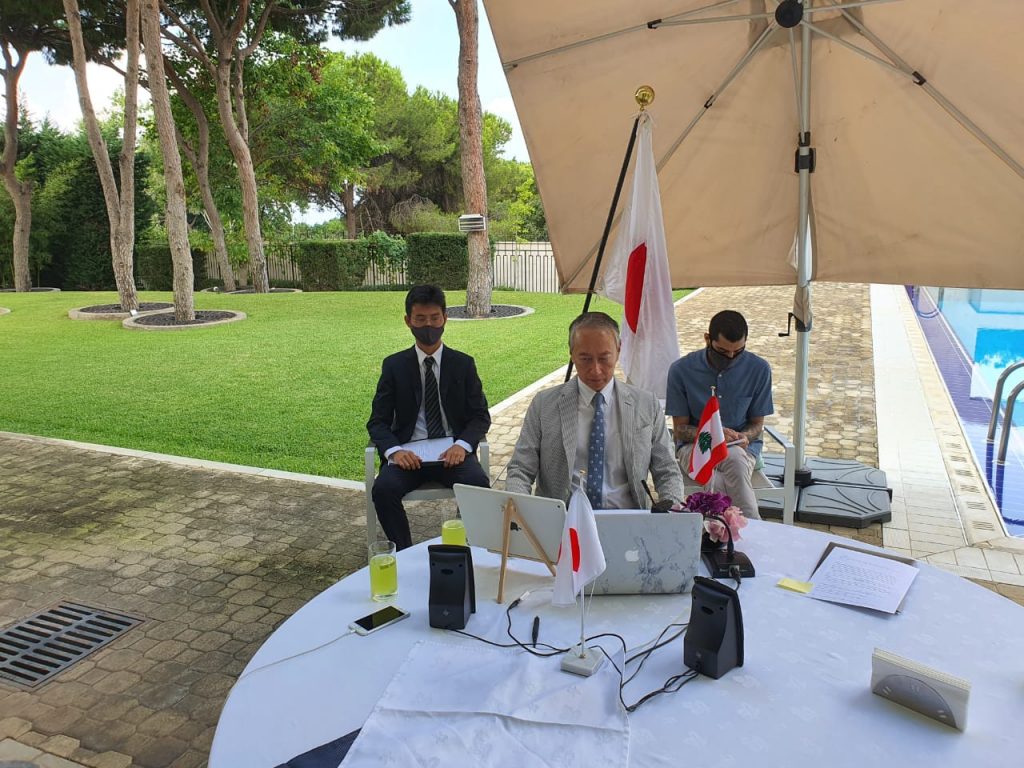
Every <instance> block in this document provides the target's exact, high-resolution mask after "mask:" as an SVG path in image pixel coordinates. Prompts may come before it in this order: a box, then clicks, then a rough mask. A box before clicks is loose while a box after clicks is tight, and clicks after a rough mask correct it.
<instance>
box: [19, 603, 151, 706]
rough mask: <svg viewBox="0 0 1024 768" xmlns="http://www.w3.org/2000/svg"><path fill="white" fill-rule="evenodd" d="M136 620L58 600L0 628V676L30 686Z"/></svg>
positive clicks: (104, 643) (44, 679) (96, 648)
mask: <svg viewBox="0 0 1024 768" xmlns="http://www.w3.org/2000/svg"><path fill="white" fill-rule="evenodd" d="M141 623H142V619H138V618H135V617H134V616H127V615H125V614H121V613H114V612H112V611H106V610H103V609H102V608H90V607H89V606H87V605H79V604H77V603H60V604H58V605H57V606H55V607H53V608H49V609H47V610H45V611H41V612H40V613H37V614H35V615H34V616H30V617H28V618H27V619H24V620H23V621H20V622H18V623H17V624H14V625H12V626H10V627H8V628H7V629H5V630H3V631H0V680H6V681H7V682H11V683H14V684H15V685H18V686H21V687H23V688H34V687H36V686H37V685H41V684H42V683H44V682H46V681H47V680H49V679H50V678H51V677H53V676H54V675H56V674H57V673H58V672H61V671H63V670H65V669H67V668H68V667H70V666H71V665H72V664H74V663H76V662H78V661H81V660H82V659H84V658H85V657H86V656H88V655H89V654H90V653H92V652H93V651H95V650H98V649H99V648H102V647H103V646H104V645H106V644H107V643H109V642H110V641H111V640H115V639H116V638H118V637H120V636H121V635H123V634H124V633H125V632H127V631H128V630H129V629H131V628H132V627H134V626H137V625H138V624H141Z"/></svg>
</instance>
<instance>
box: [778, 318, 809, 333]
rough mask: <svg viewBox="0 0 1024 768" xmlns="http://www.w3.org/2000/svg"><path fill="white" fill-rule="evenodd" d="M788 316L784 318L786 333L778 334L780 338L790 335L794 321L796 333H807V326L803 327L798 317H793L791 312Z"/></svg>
mask: <svg viewBox="0 0 1024 768" xmlns="http://www.w3.org/2000/svg"><path fill="white" fill-rule="evenodd" d="M788 315H789V316H788V317H787V318H786V332H785V333H780V334H779V337H780V338H782V337H786V336H789V335H790V333H791V331H792V329H793V321H794V320H796V329H797V331H800V332H801V333H807V326H805V325H804V324H803V323H802V322H801V321H800V318H799V317H797V316H796V315H794V314H793V313H792V312H790V313H788Z"/></svg>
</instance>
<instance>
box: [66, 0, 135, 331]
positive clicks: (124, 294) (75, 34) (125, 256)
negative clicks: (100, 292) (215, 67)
mask: <svg viewBox="0 0 1024 768" xmlns="http://www.w3.org/2000/svg"><path fill="white" fill-rule="evenodd" d="M63 2H64V15H65V16H66V17H67V20H68V32H69V33H70V37H71V49H72V53H73V59H72V69H73V70H74V73H75V83H76V84H77V86H78V103H79V105H80V106H81V108H82V119H83V121H84V122H85V127H86V133H87V135H88V137H89V147H90V148H91V149H92V154H93V159H94V160H95V161H96V169H97V171H98V173H99V177H100V185H101V186H102V187H103V200H104V202H105V203H106V206H107V218H108V219H109V221H110V254H111V260H112V262H113V266H114V280H115V281H116V282H117V293H118V296H119V298H120V301H121V309H123V310H124V311H125V312H128V311H130V310H133V309H138V308H139V297H138V294H137V292H136V290H135V277H134V275H133V273H132V272H133V270H132V266H133V263H132V261H133V260H132V256H133V251H134V248H135V132H136V130H137V128H138V126H137V119H136V118H137V103H138V101H137V99H138V89H139V0H127V3H126V13H125V19H126V21H125V41H126V47H125V50H126V53H127V56H128V62H127V67H126V69H125V78H124V132H123V143H122V146H121V156H120V158H119V167H120V171H121V189H120V191H118V188H117V183H116V182H115V181H114V169H113V167H112V166H111V164H110V155H109V153H108V151H107V144H106V142H105V141H104V140H103V135H102V134H101V133H100V125H99V122H98V121H97V120H96V111H95V110H94V109H93V106H92V98H91V97H90V95H89V83H88V81H87V80H86V73H85V61H86V59H85V43H84V41H83V39H82V22H81V19H80V17H79V10H78V0H63Z"/></svg>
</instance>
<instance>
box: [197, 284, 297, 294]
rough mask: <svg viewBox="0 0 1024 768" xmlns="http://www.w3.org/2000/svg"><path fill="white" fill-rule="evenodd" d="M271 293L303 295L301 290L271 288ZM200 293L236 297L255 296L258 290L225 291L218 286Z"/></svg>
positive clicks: (250, 288)
mask: <svg viewBox="0 0 1024 768" xmlns="http://www.w3.org/2000/svg"><path fill="white" fill-rule="evenodd" d="M270 292H271V293H302V289H301V288H271V289H270ZM199 293H223V294H224V295H225V296H231V295H234V294H236V293H247V294H253V293H256V289H255V288H252V287H249V288H239V289H238V290H237V291H225V290H224V289H223V288H218V287H217V286H214V287H213V288H203V289H202V290H201V291H199Z"/></svg>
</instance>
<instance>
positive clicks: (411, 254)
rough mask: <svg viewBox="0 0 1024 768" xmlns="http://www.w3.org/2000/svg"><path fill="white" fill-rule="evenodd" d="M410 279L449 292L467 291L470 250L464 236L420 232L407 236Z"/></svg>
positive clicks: (415, 283) (407, 270) (407, 264)
mask: <svg viewBox="0 0 1024 768" xmlns="http://www.w3.org/2000/svg"><path fill="white" fill-rule="evenodd" d="M406 248H407V249H406V267H405V269H406V277H407V279H408V281H409V283H410V284H411V285H422V284H424V283H430V284H432V285H437V286H440V287H441V288H444V289H445V290H457V291H461V290H465V288H466V284H467V282H468V281H469V249H468V248H467V246H466V236H465V235H464V234H461V233H459V234H453V233H448V232H417V233H414V234H410V235H408V236H407V237H406Z"/></svg>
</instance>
